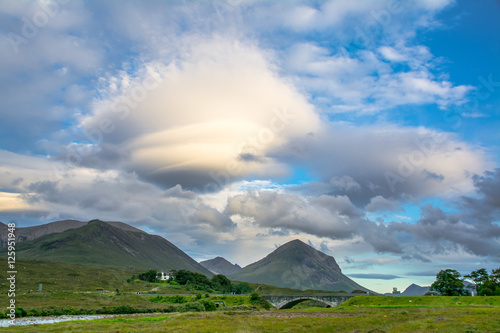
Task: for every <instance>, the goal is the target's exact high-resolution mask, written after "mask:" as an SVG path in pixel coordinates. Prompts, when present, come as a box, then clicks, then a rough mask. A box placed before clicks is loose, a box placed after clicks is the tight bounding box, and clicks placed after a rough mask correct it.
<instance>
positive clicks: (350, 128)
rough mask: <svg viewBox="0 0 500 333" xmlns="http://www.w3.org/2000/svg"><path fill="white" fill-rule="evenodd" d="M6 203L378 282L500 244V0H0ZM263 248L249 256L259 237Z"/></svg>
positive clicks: (388, 283)
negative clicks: (288, 254)
mask: <svg viewBox="0 0 500 333" xmlns="http://www.w3.org/2000/svg"><path fill="white" fill-rule="evenodd" d="M0 22H1V23H0V33H1V34H2V38H1V39H0V74H1V75H0V87H1V89H0V97H1V99H2V105H0V174H1V177H0V221H2V222H4V223H7V222H16V223H17V224H18V226H30V225H37V224H41V223H46V222H50V221H55V220H61V219H69V218H71V219H78V220H90V219H93V218H100V219H103V220H119V221H123V222H126V223H129V224H131V225H134V226H136V227H139V228H143V229H145V230H147V231H149V232H152V233H156V234H159V235H162V236H164V237H165V238H167V239H168V240H170V241H172V242H173V243H174V244H176V245H177V246H179V247H180V248H181V249H183V250H184V251H186V252H187V253H188V254H191V255H192V256H193V257H194V258H195V259H198V260H203V259H209V258H212V257H215V256H224V257H226V258H227V259H228V260H230V261H231V262H237V263H238V264H240V265H241V266H244V265H247V264H249V263H251V262H253V261H256V260H258V259H260V258H262V257H263V256H265V255H266V254H268V253H269V252H270V251H272V250H273V249H274V248H275V247H276V246H279V245H281V244H284V243H286V242H287V241H290V240H292V239H295V238H299V239H301V240H303V241H304V242H308V243H309V244H311V245H312V246H314V247H316V248H317V249H320V250H322V251H324V252H325V253H327V254H330V255H333V256H334V257H335V258H336V259H337V261H338V262H339V264H340V266H341V267H342V269H343V271H344V273H346V274H347V275H349V274H351V275H352V276H353V278H355V279H356V281H358V282H359V283H361V284H362V285H364V286H366V287H368V288H371V289H373V290H376V291H378V292H387V291H390V290H391V288H392V287H398V288H399V289H404V288H405V287H406V286H408V285H409V284H410V283H413V282H414V283H418V284H421V285H429V284H430V283H432V282H433V280H434V277H435V274H436V273H437V272H438V271H439V270H440V269H444V268H453V269H457V270H459V271H460V272H462V273H463V274H467V273H470V271H472V270H475V269H478V268H481V267H485V268H487V269H492V268H497V267H498V262H499V260H500V257H499V255H498V254H499V253H500V243H499V237H500V226H499V216H500V214H499V213H500V203H499V201H498V198H499V197H500V171H499V170H500V169H499V165H500V149H499V142H500V134H499V131H498V128H499V125H500V63H499V61H498V59H500V38H499V37H498V33H497V32H498V31H500V3H499V2H498V1H486V0H483V1H451V0H439V1H430V0H426V1H424V0H422V1H416V0H415V1H405V2H395V1H368V0H356V1H346V0H332V1H287V2H284V1H283V2H278V1H251V0H248V1H245V0H227V1H203V2H201V1H199V2H197V1H191V2H190V1H148V2H132V1H123V2H122V1H120V2H117V1H104V2H97V1H71V2H67V1H0ZM249 253H250V255H249Z"/></svg>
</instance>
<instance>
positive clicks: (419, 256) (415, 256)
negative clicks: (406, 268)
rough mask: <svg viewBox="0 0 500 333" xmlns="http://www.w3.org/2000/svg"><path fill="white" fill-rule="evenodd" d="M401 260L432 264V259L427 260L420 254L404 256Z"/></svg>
mask: <svg viewBox="0 0 500 333" xmlns="http://www.w3.org/2000/svg"><path fill="white" fill-rule="evenodd" d="M401 259H403V260H416V261H421V262H431V260H430V259H428V258H426V257H424V256H423V255H421V254H418V253H414V254H405V255H402V256H401Z"/></svg>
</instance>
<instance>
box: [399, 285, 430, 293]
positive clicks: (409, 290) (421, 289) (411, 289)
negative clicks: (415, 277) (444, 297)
mask: <svg viewBox="0 0 500 333" xmlns="http://www.w3.org/2000/svg"><path fill="white" fill-rule="evenodd" d="M429 288H430V287H421V286H419V285H418V284H415V283H412V284H410V285H409V286H408V288H406V289H405V291H403V292H402V293H401V294H400V295H399V296H423V295H425V294H426V293H428V292H429Z"/></svg>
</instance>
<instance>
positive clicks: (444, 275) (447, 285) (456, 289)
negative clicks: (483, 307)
mask: <svg viewBox="0 0 500 333" xmlns="http://www.w3.org/2000/svg"><path fill="white" fill-rule="evenodd" d="M430 290H431V291H437V292H438V293H440V294H441V295H443V296H467V295H470V292H469V291H468V290H467V289H465V285H464V281H463V279H462V275H461V274H460V273H459V272H457V271H456V270H454V269H445V270H441V271H440V272H439V273H438V274H437V275H436V281H435V282H434V283H433V284H432V285H431V288H430Z"/></svg>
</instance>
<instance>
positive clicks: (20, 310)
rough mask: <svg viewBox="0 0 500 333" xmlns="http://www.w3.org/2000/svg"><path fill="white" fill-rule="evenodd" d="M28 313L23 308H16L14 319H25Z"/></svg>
mask: <svg viewBox="0 0 500 333" xmlns="http://www.w3.org/2000/svg"><path fill="white" fill-rule="evenodd" d="M27 314H28V313H27V312H26V310H24V309H23V308H16V318H20V317H26V315H27Z"/></svg>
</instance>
